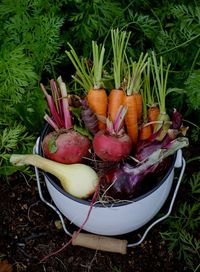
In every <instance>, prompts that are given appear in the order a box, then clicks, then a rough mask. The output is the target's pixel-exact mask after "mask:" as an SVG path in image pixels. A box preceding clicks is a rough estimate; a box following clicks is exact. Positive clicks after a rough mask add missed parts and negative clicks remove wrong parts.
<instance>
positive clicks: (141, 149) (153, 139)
mask: <svg viewBox="0 0 200 272" xmlns="http://www.w3.org/2000/svg"><path fill="white" fill-rule="evenodd" d="M181 125H182V115H181V114H180V113H179V112H177V111H176V110H174V112H173V115H172V124H171V127H170V129H169V130H168V131H167V132H166V135H165V136H164V137H163V139H162V140H161V141H160V140H158V139H159V136H160V135H161V133H163V127H161V128H160V129H159V130H158V131H157V132H155V133H153V134H152V135H151V136H150V137H149V138H148V139H147V140H143V141H139V142H138V144H137V148H136V154H135V158H136V159H137V160H138V161H143V160H144V159H146V158H147V157H148V156H149V155H151V154H152V153H153V152H154V151H155V150H157V149H159V148H165V146H166V145H168V144H169V143H170V142H171V141H172V140H174V139H175V138H176V136H177V134H178V133H179V131H178V129H180V128H181Z"/></svg>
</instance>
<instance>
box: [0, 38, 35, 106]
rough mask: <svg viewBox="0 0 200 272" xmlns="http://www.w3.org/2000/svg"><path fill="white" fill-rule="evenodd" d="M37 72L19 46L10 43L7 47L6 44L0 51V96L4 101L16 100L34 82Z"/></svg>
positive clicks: (20, 97)
mask: <svg viewBox="0 0 200 272" xmlns="http://www.w3.org/2000/svg"><path fill="white" fill-rule="evenodd" d="M36 81H37V74H36V73H35V71H34V66H33V65H32V63H31V59H30V58H29V57H27V56H26V55H25V54H24V49H23V47H21V46H17V47H14V46H13V45H12V44H11V43H10V47H9V48H8V47H7V46H6V44H5V45H4V46H2V47H1V51H0V98H1V100H2V101H4V102H6V101H8V99H12V101H13V102H18V101H20V100H21V99H22V95H23V94H24V93H25V92H26V89H27V88H28V87H29V86H30V85H33V84H35V83H36Z"/></svg>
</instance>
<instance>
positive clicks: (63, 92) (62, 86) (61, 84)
mask: <svg viewBox="0 0 200 272" xmlns="http://www.w3.org/2000/svg"><path fill="white" fill-rule="evenodd" d="M57 80H58V84H59V87H60V91H61V95H62V112H63V115H64V123H65V128H66V129H70V128H71V127H72V119H71V115H70V111H69V104H68V98H67V88H66V84H65V83H64V82H63V81H62V77H61V76H59V77H58V79H57Z"/></svg>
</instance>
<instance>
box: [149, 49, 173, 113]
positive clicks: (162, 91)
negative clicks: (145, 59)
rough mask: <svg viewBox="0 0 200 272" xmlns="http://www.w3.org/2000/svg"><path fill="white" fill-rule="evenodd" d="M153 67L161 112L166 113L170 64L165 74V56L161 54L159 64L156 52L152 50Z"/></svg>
mask: <svg viewBox="0 0 200 272" xmlns="http://www.w3.org/2000/svg"><path fill="white" fill-rule="evenodd" d="M152 59H153V68H152V74H153V79H154V87H155V92H156V96H157V100H158V105H159V108H160V112H161V114H166V95H167V80H168V74H169V68H170V64H168V66H167V69H166V72H165V75H164V69H163V58H162V56H160V65H159V66H158V63H157V60H156V56H155V53H154V52H153V51H152Z"/></svg>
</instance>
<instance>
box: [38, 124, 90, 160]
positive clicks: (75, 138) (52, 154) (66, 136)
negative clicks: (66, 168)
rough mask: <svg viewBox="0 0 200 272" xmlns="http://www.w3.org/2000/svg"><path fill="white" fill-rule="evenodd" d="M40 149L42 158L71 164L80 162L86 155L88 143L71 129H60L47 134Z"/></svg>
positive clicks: (87, 140) (85, 138)
mask: <svg viewBox="0 0 200 272" xmlns="http://www.w3.org/2000/svg"><path fill="white" fill-rule="evenodd" d="M42 147H43V152H44V157H47V158H49V159H51V160H54V161H57V162H60V163H65V164H72V163H78V162H80V161H81V160H82V158H83V157H84V156H87V155H88V149H89V148H90V141H89V139H88V138H87V137H85V136H83V135H81V134H80V133H78V132H76V131H74V130H72V129H70V130H65V129H61V130H59V131H53V132H50V133H49V134H47V135H46V136H45V138H44V140H43V143H42Z"/></svg>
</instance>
